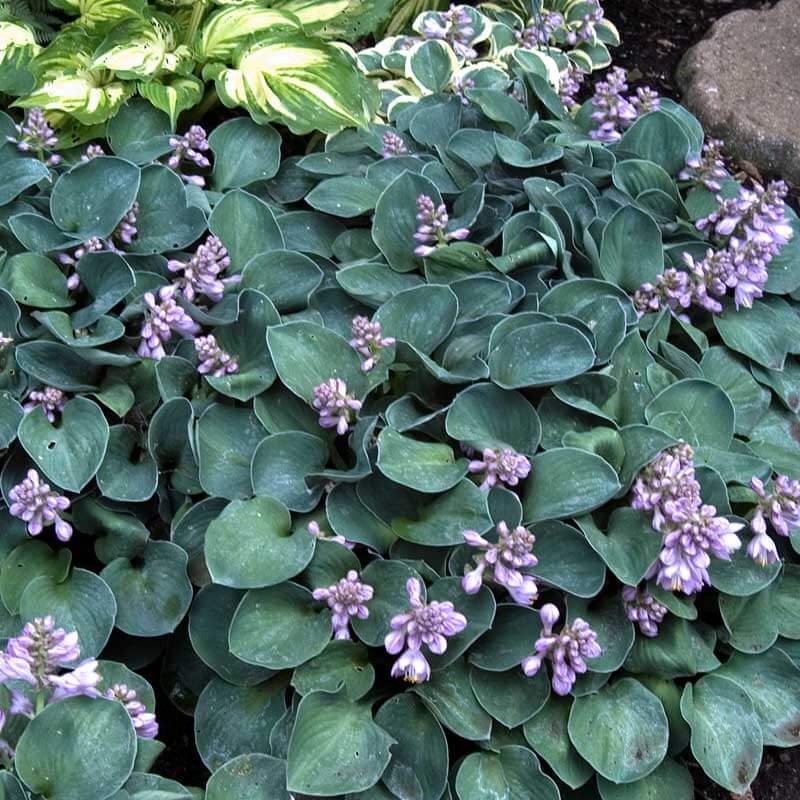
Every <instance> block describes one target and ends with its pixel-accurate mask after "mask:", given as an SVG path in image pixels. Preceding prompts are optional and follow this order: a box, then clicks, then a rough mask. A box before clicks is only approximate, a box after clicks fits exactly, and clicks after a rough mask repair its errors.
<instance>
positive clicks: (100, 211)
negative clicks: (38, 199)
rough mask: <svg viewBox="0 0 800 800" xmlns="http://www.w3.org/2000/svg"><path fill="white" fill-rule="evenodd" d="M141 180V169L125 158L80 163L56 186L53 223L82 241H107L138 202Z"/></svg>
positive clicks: (52, 205)
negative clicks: (94, 237)
mask: <svg viewBox="0 0 800 800" xmlns="http://www.w3.org/2000/svg"><path fill="white" fill-rule="evenodd" d="M139 179H140V173H139V168H138V167H137V166H135V165H134V164H131V163H130V161H123V160H122V159H121V158H113V157H111V156H100V157H99V158H92V159H90V160H89V161H85V162H82V163H79V164H77V165H76V166H74V167H73V168H72V169H71V170H69V172H65V173H64V174H63V175H61V176H60V177H59V179H58V180H57V181H56V183H55V186H53V192H52V194H51V195H50V214H51V215H52V217H53V222H55V223H56V225H58V227H59V228H61V230H62V231H65V232H67V233H69V234H71V235H73V236H75V237H76V238H80V239H81V240H82V241H86V240H87V239H91V238H92V237H93V236H99V237H100V238H101V239H105V238H107V237H108V236H110V235H111V232H112V231H113V230H114V228H116V227H117V224H118V223H119V221H120V220H121V219H122V217H123V216H125V214H127V213H128V209H130V207H131V206H132V205H133V203H134V200H136V194H137V192H138V191H139Z"/></svg>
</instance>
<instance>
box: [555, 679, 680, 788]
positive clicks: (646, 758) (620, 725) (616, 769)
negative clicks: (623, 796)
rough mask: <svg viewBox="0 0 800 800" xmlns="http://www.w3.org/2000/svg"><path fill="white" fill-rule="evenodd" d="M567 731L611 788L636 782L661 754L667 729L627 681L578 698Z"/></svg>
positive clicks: (645, 696) (653, 705) (649, 697)
mask: <svg viewBox="0 0 800 800" xmlns="http://www.w3.org/2000/svg"><path fill="white" fill-rule="evenodd" d="M568 729H569V738H570V740H571V741H572V744H573V745H575V748H576V749H577V750H578V752H579V753H580V754H581V755H582V756H583V757H584V758H585V759H586V760H587V761H588V762H589V763H590V764H591V765H592V766H593V767H594V768H595V769H596V770H597V771H598V772H599V773H600V775H602V776H603V777H604V778H607V779H608V780H610V781H612V782H614V783H631V782H633V781H638V780H641V779H642V778H644V777H646V776H647V775H649V774H650V773H651V772H652V771H653V770H654V769H655V768H656V767H657V766H658V765H659V764H660V763H661V762H662V761H663V759H664V756H665V755H666V754H667V742H668V739H669V727H668V725H667V715H666V714H665V713H664V707H663V706H662V705H661V702H660V700H659V699H658V698H657V697H656V696H655V695H654V694H653V693H652V692H650V691H648V690H647V689H645V688H644V686H642V684H641V683H639V681H637V680H634V679H633V678H623V679H622V680H619V681H617V682H616V683H614V684H612V685H610V686H605V687H603V688H602V689H601V690H600V691H599V692H598V693H597V694H591V695H587V696H586V697H578V698H577V699H576V700H575V702H574V703H573V705H572V711H571V712H570V715H569V725H568Z"/></svg>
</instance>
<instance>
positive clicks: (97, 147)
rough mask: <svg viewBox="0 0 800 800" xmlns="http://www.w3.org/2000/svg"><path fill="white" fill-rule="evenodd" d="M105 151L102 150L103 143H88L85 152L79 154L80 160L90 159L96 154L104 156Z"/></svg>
mask: <svg viewBox="0 0 800 800" xmlns="http://www.w3.org/2000/svg"><path fill="white" fill-rule="evenodd" d="M105 154H106V151H105V150H103V145H101V144H90V145H89V146H88V147H87V148H86V152H84V154H83V155H82V156H81V161H91V160H92V159H93V158H97V157H98V156H104V155H105Z"/></svg>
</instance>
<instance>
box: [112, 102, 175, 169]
mask: <svg viewBox="0 0 800 800" xmlns="http://www.w3.org/2000/svg"><path fill="white" fill-rule="evenodd" d="M171 135H172V132H171V130H170V125H169V117H168V116H167V115H166V114H164V113H163V112H162V111H159V110H158V109H157V108H153V106H152V105H151V104H150V103H148V102H147V101H145V100H143V99H142V98H139V97H134V98H131V99H130V100H129V101H128V102H127V103H125V104H124V105H123V106H122V107H121V108H120V110H119V112H118V113H117V114H116V115H115V116H113V117H112V118H111V119H110V120H109V121H108V126H107V127H106V136H107V137H108V143H109V144H110V145H111V149H112V150H113V151H114V155H116V156H119V157H120V158H124V159H127V160H128V161H132V162H133V163H134V164H147V163H149V162H150V161H152V160H153V159H154V158H158V157H159V156H162V155H164V154H165V153H168V152H169V151H170V149H171V147H170V143H169V140H170V138H171Z"/></svg>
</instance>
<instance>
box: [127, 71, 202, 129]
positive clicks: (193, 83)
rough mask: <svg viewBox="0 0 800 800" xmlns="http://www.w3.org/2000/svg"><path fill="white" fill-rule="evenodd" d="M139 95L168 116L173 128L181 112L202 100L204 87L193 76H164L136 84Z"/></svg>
mask: <svg viewBox="0 0 800 800" xmlns="http://www.w3.org/2000/svg"><path fill="white" fill-rule="evenodd" d="M138 89H139V94H140V95H141V96H142V97H144V98H145V99H146V100H149V101H150V103H152V105H153V106H154V107H155V108H157V109H158V110H159V111H163V112H164V113H165V114H168V115H169V120H170V124H171V125H172V127H173V128H174V127H175V125H176V124H177V120H178V115H179V114H180V113H181V111H186V109H188V108H193V107H194V106H196V105H197V104H198V103H199V102H200V100H201V99H202V98H203V92H204V91H205V86H204V84H203V82H202V81H201V80H200V79H199V78H196V77H194V75H165V76H163V77H161V78H156V79H154V80H150V81H141V82H140V83H139V84H138Z"/></svg>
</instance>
